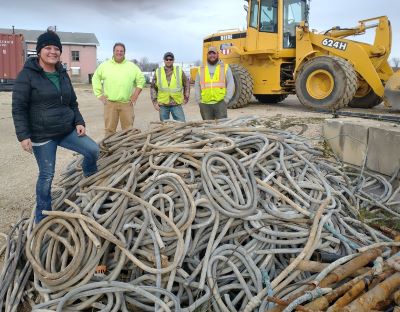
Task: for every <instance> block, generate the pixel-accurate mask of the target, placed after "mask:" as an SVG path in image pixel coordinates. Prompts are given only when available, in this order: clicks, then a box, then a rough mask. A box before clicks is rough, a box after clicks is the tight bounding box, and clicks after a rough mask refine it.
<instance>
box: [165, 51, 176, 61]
mask: <svg viewBox="0 0 400 312" xmlns="http://www.w3.org/2000/svg"><path fill="white" fill-rule="evenodd" d="M167 57H170V58H173V59H175V56H174V53H172V52H167V53H165V54H164V60H165V59H166V58H167Z"/></svg>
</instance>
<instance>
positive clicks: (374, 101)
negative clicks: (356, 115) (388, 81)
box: [349, 89, 383, 108]
mask: <svg viewBox="0 0 400 312" xmlns="http://www.w3.org/2000/svg"><path fill="white" fill-rule="evenodd" d="M382 101H383V98H381V97H380V96H379V95H377V94H376V93H375V92H374V90H372V89H370V90H369V92H368V93H367V94H366V95H365V96H357V93H356V95H355V96H354V97H353V99H352V100H351V101H350V103H349V107H353V108H373V107H375V106H377V105H379V104H381V103H382Z"/></svg>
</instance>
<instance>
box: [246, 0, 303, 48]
mask: <svg viewBox="0 0 400 312" xmlns="http://www.w3.org/2000/svg"><path fill="white" fill-rule="evenodd" d="M247 11H248V12H247V13H248V14H247V20H248V27H247V38H246V49H247V51H254V50H282V49H293V48H295V47H296V26H297V25H299V24H300V22H301V21H307V20H308V4H307V0H249V6H248V10H247Z"/></svg>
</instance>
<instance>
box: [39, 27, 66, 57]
mask: <svg viewBox="0 0 400 312" xmlns="http://www.w3.org/2000/svg"><path fill="white" fill-rule="evenodd" d="M49 45H53V46H56V47H58V48H59V49H60V52H62V45H61V41H60V37H58V35H57V34H56V33H55V32H54V31H50V30H48V31H46V32H45V33H43V34H41V35H40V36H39V37H38V38H37V44H36V52H37V54H39V52H40V50H42V48H44V47H46V46H49Z"/></svg>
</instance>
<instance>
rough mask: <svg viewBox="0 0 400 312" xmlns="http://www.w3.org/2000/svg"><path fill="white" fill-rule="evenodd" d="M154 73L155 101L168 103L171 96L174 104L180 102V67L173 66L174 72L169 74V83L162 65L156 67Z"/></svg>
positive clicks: (181, 95) (181, 99)
mask: <svg viewBox="0 0 400 312" xmlns="http://www.w3.org/2000/svg"><path fill="white" fill-rule="evenodd" d="M156 75H157V88H158V94H157V102H158V103H160V104H169V103H170V97H171V98H173V99H174V101H175V103H176V104H182V103H183V94H182V90H183V87H182V69H181V68H180V67H179V66H174V73H173V74H172V76H171V81H170V82H169V84H168V80H167V74H166V73H165V68H164V67H161V68H158V69H157V71H156Z"/></svg>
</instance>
